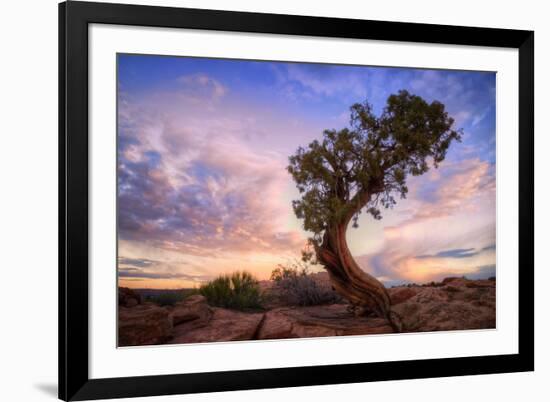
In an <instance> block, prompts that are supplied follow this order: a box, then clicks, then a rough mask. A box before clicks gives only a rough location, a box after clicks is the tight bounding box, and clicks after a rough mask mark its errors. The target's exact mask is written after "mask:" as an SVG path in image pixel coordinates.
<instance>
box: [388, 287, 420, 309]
mask: <svg viewBox="0 0 550 402" xmlns="http://www.w3.org/2000/svg"><path fill="white" fill-rule="evenodd" d="M419 291H420V288H418V287H406V286H401V287H396V288H390V289H388V292H389V294H390V298H391V304H392V305H396V304H399V303H403V302H404V301H407V300H409V299H410V298H411V297H413V296H415V295H416V294H417V293H418V292H419Z"/></svg>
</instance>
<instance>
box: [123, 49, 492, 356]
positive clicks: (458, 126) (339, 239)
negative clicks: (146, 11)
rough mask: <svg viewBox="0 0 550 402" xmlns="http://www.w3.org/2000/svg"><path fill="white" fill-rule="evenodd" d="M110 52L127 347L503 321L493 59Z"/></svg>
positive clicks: (485, 325) (484, 326)
mask: <svg viewBox="0 0 550 402" xmlns="http://www.w3.org/2000/svg"><path fill="white" fill-rule="evenodd" d="M116 57H117V71H116V74H117V79H116V84H117V87H116V97H117V99H116V102H117V111H116V114H117V138H116V142H117V145H116V153H117V163H116V175H117V180H116V183H117V184H116V187H117V188H116V215H117V216H116V236H117V255H116V258H117V261H116V269H117V289H118V306H117V310H118V311H117V321H118V322H117V328H113V329H112V330H113V331H116V333H117V339H118V347H128V346H146V345H176V344H196V343H212V342H229V341H266V340H284V339H295V338H317V337H336V336H365V337H367V336H371V335H378V336H382V335H383V336H385V335H386V334H387V335H389V334H393V335H395V334H407V333H419V332H438V331H466V330H470V331H471V330H485V331H487V330H495V329H496V327H497V322H496V321H497V320H496V292H495V289H496V281H497V278H498V275H497V263H496V163H497V161H496V77H497V75H496V73H495V72H494V71H467V70H444V69H428V68H414V66H411V67H403V66H369V65H346V64H326V63H311V62H307V63H306V62H300V61H277V60H274V61H273V60H243V59H223V58H206V57H187V56H172V55H151V54H129V53H118V54H117V55H116ZM113 92H115V91H113ZM499 244H500V243H499ZM398 336H401V335H398ZM403 336H404V335H403Z"/></svg>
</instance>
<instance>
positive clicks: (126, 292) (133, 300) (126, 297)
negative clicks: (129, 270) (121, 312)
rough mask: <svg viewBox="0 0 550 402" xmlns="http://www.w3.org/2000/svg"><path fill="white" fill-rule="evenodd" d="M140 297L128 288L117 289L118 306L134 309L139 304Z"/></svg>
mask: <svg viewBox="0 0 550 402" xmlns="http://www.w3.org/2000/svg"><path fill="white" fill-rule="evenodd" d="M141 302H142V300H141V296H140V295H139V294H137V293H136V292H135V291H134V290H132V289H130V288H118V305H119V306H124V307H134V306H137V305H138V304H141Z"/></svg>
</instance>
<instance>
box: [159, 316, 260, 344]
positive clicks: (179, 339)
mask: <svg viewBox="0 0 550 402" xmlns="http://www.w3.org/2000/svg"><path fill="white" fill-rule="evenodd" d="M212 310H213V315H212V318H211V319H210V320H209V321H208V323H207V325H206V326H202V327H200V328H196V327H194V326H193V322H194V321H189V322H188V323H183V324H180V325H178V326H177V327H175V330H174V338H173V339H172V340H171V341H170V342H169V343H197V342H226V341H244V340H250V339H253V338H254V337H255V334H256V331H257V329H258V326H259V325H260V323H261V321H262V318H263V317H264V314H263V313H243V312H240V311H234V310H227V309H223V308H212Z"/></svg>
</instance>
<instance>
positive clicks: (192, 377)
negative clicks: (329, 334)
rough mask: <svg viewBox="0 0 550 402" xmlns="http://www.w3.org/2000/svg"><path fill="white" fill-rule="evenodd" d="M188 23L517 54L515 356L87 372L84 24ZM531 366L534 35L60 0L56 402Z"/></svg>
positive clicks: (516, 369) (181, 25)
mask: <svg viewBox="0 0 550 402" xmlns="http://www.w3.org/2000/svg"><path fill="white" fill-rule="evenodd" d="M91 23H99V24H117V25H133V26H149V27H170V28H192V29H201V30H216V31H229V32H235V31H238V32H250V33H270V34H285V35H305V36H321V37H332V38H355V39H374V40H385V41H401V42H423V43H439V44H453V45H471V46H488V47H506V48H514V49H518V51H519V98H518V99H517V101H518V102H519V103H518V105H519V131H518V135H519V149H518V152H519V183H518V188H519V261H518V269H519V273H518V275H519V282H518V287H519V334H518V335H519V338H518V339H519V345H518V353H517V354H508V355H497V356H472V357H460V358H442V359H427V360H413V361H397V362H377V363H361V364H342V365H336V366H334V365H330V366H314V367H295V368H277V369H261V370H244V371H228V372H213V373H191V374H173V375H158V376H142V377H124V378H105V379H90V378H89V375H88V367H89V364H88V363H89V350H88V337H89V335H88V286H89V282H88V270H89V268H88V257H89V251H88V173H89V171H88V25H89V24H91ZM532 370H534V32H532V31H520V30H509V29H493V28H473V27H458V26H446V25H430V24H416V23H400V22H399V23H398V22H382V21H364V20H351V19H337V18H321V17H307V16H291V15H275V14H256V13H244V12H230V11H211V10H199V9H184V8H169V7H156V6H142V5H121V4H105V3H88V2H78V1H70V2H66V3H61V4H60V5H59V398H61V399H63V400H89V399H103V398H120V397H138V396H153V395H170V394H183V393H198V392H214V391H227V390H243V389H254V388H275V387H293V386H306V385H321V384H337V383H352V382H365V381H383V380H398V379H411V378H427V377H445V376H461V375H473V374H489V373H505V372H520V371H532Z"/></svg>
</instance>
